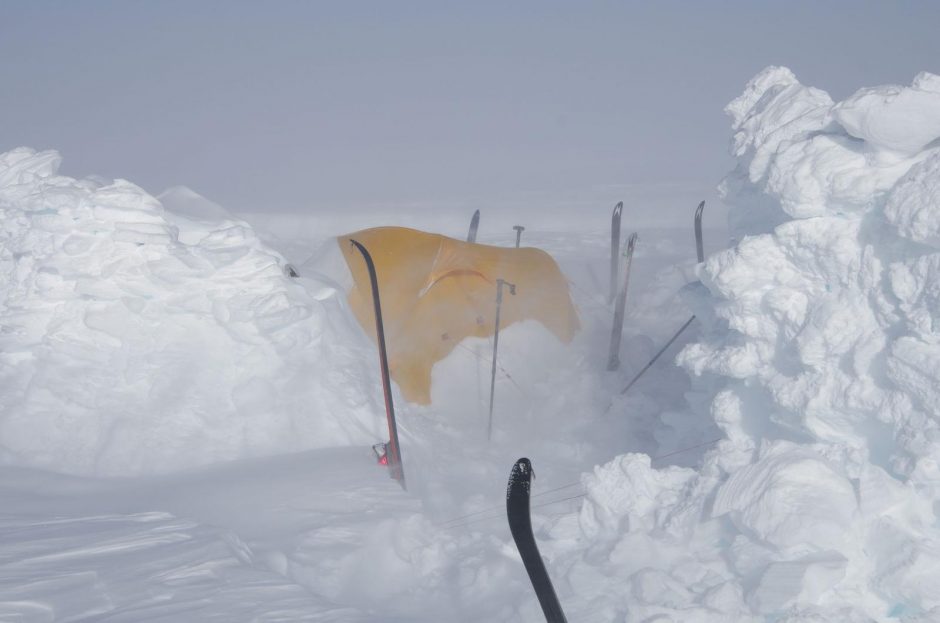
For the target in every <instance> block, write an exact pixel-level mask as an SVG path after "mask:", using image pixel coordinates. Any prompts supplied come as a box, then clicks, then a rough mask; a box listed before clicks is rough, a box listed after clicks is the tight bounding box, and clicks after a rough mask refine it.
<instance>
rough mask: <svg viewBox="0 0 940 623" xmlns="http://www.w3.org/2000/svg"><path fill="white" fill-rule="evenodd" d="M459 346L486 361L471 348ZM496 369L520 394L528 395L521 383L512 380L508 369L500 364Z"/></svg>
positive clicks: (464, 345)
mask: <svg viewBox="0 0 940 623" xmlns="http://www.w3.org/2000/svg"><path fill="white" fill-rule="evenodd" d="M457 346H459V347H460V348H462V349H464V350H465V351H467V352H468V353H470V354H471V355H473V356H474V357H476V358H477V359H479V360H480V361H486V360H485V359H483V356H482V355H480V353H478V352H476V351H474V350H473V349H472V348H470V347H469V346H467V345H466V344H463V343H458V344H457ZM496 367H497V368H499V371H500V372H502V373H503V376H505V377H506V378H507V379H509V381H510V382H511V383H512V384H513V385H515V386H516V389H518V390H519V392H520V393H522V395H526V393H525V391H523V389H522V387H520V386H519V383H516V379H514V378H512V376H510V375H509V373H508V372H506V369H505V368H503V366H501V365H499V364H498V363H497V364H496Z"/></svg>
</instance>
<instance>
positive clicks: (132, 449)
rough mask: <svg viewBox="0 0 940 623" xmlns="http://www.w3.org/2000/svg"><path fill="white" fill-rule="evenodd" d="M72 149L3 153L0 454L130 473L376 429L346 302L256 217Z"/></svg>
mask: <svg viewBox="0 0 940 623" xmlns="http://www.w3.org/2000/svg"><path fill="white" fill-rule="evenodd" d="M60 161H61V158H60V156H59V155H58V154H57V153H56V152H54V151H46V152H38V153H37V152H35V151H33V150H31V149H27V148H20V149H15V150H13V151H10V152H8V153H6V154H3V155H0V223H2V230H0V383H2V385H3V387H5V388H8V389H7V391H5V392H4V394H3V396H0V461H2V462H4V463H6V464H17V465H27V466H35V467H44V468H48V469H53V470H56V471H61V472H67V473H74V474H89V475H91V474H94V475H134V474H142V473H156V472H165V471H170V470H176V469H180V468H184V467H191V466H194V465H202V464H208V463H212V462H216V461H220V460H227V459H236V458H242V457H246V456H261V455H267V454H275V453H281V452H287V451H296V450H301V449H307V448H312V447H323V446H330V445H341V444H346V443H350V442H351V441H352V440H358V441H360V442H362V443H367V442H368V441H369V440H371V439H372V438H373V437H374V435H373V433H372V428H373V426H374V422H373V420H374V418H373V417H372V416H371V412H370V411H371V404H369V403H368V399H367V398H366V396H371V395H372V393H371V392H370V391H368V390H366V389H365V388H363V387H362V384H363V382H364V381H362V379H365V378H368V377H367V375H365V374H363V373H362V370H360V368H361V367H362V366H363V365H365V364H363V363H361V362H360V361H361V360H362V359H363V357H361V356H360V355H359V354H358V350H357V349H359V348H367V347H368V345H367V344H366V343H364V342H363V341H362V339H361V335H360V332H357V331H356V330H355V328H354V327H352V326H351V325H350V323H349V322H348V321H347V320H346V319H345V318H346V317H347V316H346V314H345V313H344V310H343V309H342V306H343V302H342V301H341V300H340V297H336V296H330V295H329V293H330V292H331V291H330V290H329V289H328V288H326V290H324V288H322V287H321V288H319V289H318V291H320V292H321V293H322V292H324V291H326V292H327V294H325V295H322V296H318V297H317V298H313V297H312V296H311V295H310V294H308V290H307V289H306V288H305V287H303V286H302V285H300V284H297V283H293V282H292V280H290V279H288V278H286V277H285V276H284V274H283V268H282V264H283V258H281V257H280V256H279V255H278V254H277V253H275V252H273V251H271V250H270V249H268V248H266V247H265V246H264V245H263V244H262V243H261V242H260V241H259V240H258V238H257V237H256V236H255V234H254V233H253V231H252V230H251V229H250V228H249V227H248V225H247V224H245V223H244V222H241V221H237V220H233V219H230V220H219V221H215V222H214V223H213V224H212V225H206V224H205V223H204V222H201V223H198V224H197V223H195V222H194V221H191V220H189V219H187V218H182V217H174V215H172V214H169V213H167V212H165V211H164V209H163V206H162V205H161V204H160V202H159V201H158V200H157V199H155V198H153V197H151V196H150V195H148V194H147V193H146V192H145V191H143V190H142V189H140V188H139V187H137V186H135V185H134V184H131V183H130V182H127V181H124V180H115V181H113V182H107V183H102V182H101V181H97V180H93V179H86V180H75V179H72V178H69V177H64V176H61V175H57V171H58V167H59V164H60ZM177 194H178V193H177ZM308 281H310V280H308ZM332 292H333V293H334V294H335V291H332ZM320 299H322V300H320ZM311 345H316V346H317V348H316V349H311V348H308V347H309V346H311Z"/></svg>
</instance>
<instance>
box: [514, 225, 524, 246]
mask: <svg viewBox="0 0 940 623" xmlns="http://www.w3.org/2000/svg"><path fill="white" fill-rule="evenodd" d="M512 228H513V229H515V230H516V248H517V249H518V248H519V242H521V241H522V232H524V231H525V227H523V226H522V225H513V226H512Z"/></svg>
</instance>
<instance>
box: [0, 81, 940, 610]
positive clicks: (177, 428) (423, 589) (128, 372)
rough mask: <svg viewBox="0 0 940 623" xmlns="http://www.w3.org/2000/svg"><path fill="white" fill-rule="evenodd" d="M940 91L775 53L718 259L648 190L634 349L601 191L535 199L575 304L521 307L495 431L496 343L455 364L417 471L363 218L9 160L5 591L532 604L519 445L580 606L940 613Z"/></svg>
mask: <svg viewBox="0 0 940 623" xmlns="http://www.w3.org/2000/svg"><path fill="white" fill-rule="evenodd" d="M938 84H940V78H938V77H937V76H934V75H932V74H927V73H922V74H920V75H918V76H917V77H916V78H915V80H914V82H913V84H912V85H911V86H910V87H900V86H893V85H892V86H883V87H876V88H868V89H862V90H860V91H859V92H858V93H856V94H855V95H853V96H851V97H849V98H847V99H846V100H844V101H842V102H834V101H833V100H832V99H831V98H830V97H829V95H828V94H826V93H825V92H824V91H821V90H819V89H815V88H810V87H806V86H803V85H802V84H800V83H799V81H798V80H797V79H796V77H795V76H794V75H793V74H792V72H790V71H789V70H787V69H785V68H779V67H770V68H767V69H765V70H764V71H762V72H761V73H760V74H758V75H757V76H756V77H755V78H754V79H752V80H751V82H750V83H749V84H748V85H747V86H746V87H745V90H744V92H743V94H742V95H741V96H740V97H738V98H737V99H735V100H734V101H733V102H731V103H730V104H729V105H728V108H727V112H728V113H729V115H730V117H731V119H732V127H733V131H734V137H733V141H732V152H733V153H734V155H735V156H736V158H737V159H738V166H737V168H736V170H735V171H734V172H732V173H731V174H729V176H728V177H727V178H726V180H725V181H724V182H723V183H722V190H723V193H724V197H725V201H726V202H728V203H729V204H730V206H731V212H730V222H729V225H730V234H731V235H732V236H733V240H734V242H733V244H731V245H730V246H729V247H728V248H727V249H725V246H726V245H725V240H724V237H723V236H721V234H720V232H714V231H712V232H707V233H706V242H707V247H706V248H707V250H708V251H713V252H712V253H710V255H709V257H708V258H707V260H706V262H705V263H704V264H702V265H699V266H695V264H694V245H693V243H692V239H691V231H690V230H691V227H690V226H689V225H690V224H685V223H683V224H681V229H680V228H678V225H677V228H676V229H673V230H662V229H658V230H657V229H652V228H649V227H643V223H642V222H640V221H638V220H637V219H635V218H631V214H630V207H629V206H628V207H627V210H626V211H625V218H624V221H625V227H624V228H625V230H626V231H629V230H631V229H634V228H635V229H637V230H638V231H639V233H640V244H639V246H638V249H637V255H636V257H635V259H634V271H635V273H634V275H633V278H632V280H631V285H630V287H631V296H630V302H629V304H628V313H627V327H626V337H625V340H624V344H623V352H622V360H623V362H624V365H623V368H622V369H621V370H620V371H618V372H616V373H608V372H606V371H605V364H606V346H607V340H608V339H609V333H610V322H611V310H610V308H609V307H608V306H607V303H606V298H607V293H606V291H605V288H606V265H607V255H606V254H607V252H608V251H607V249H608V247H607V245H608V238H607V236H608V233H607V230H606V224H607V220H606V219H607V218H608V217H609V214H608V213H603V212H602V213H600V215H599V216H598V218H597V219H596V221H594V220H591V219H588V218H584V217H583V216H580V215H579V216H578V217H572V220H571V223H570V226H569V227H566V228H564V229H563V230H562V229H556V230H549V229H543V228H540V227H539V224H538V223H527V224H526V225H527V229H526V232H525V235H524V241H525V242H527V243H529V244H532V245H535V246H539V247H541V248H544V249H546V250H548V251H549V252H550V253H552V255H553V256H554V257H555V258H556V259H557V260H558V261H559V264H560V265H561V267H562V269H563V271H564V272H565V274H566V275H567V276H568V278H569V280H570V283H571V287H572V295H573V296H574V298H575V301H576V303H577V305H578V308H579V312H580V314H581V319H582V324H583V327H584V329H583V331H582V333H581V334H580V335H579V336H578V338H577V339H576V340H575V341H574V343H573V344H572V345H570V346H568V347H565V346H562V345H560V344H558V343H557V342H556V341H554V340H553V338H552V337H551V336H550V335H549V334H547V332H546V331H545V330H544V329H542V328H541V327H540V326H538V325H537V324H535V323H531V324H530V323H522V324H519V325H516V326H513V327H510V328H509V329H508V330H507V331H506V332H505V334H504V335H501V339H500V370H499V375H498V381H497V409H496V412H495V424H494V426H495V438H494V440H493V442H492V443H487V442H486V440H485V418H486V409H485V406H486V401H487V399H488V395H487V389H488V376H487V375H488V372H489V355H490V345H489V342H488V341H486V340H467V341H466V342H465V343H464V344H463V345H462V348H458V349H456V350H455V352H454V353H453V354H452V355H451V356H450V357H449V358H448V359H446V360H444V361H442V362H440V363H439V364H438V365H437V366H436V367H435V369H434V389H433V404H432V406H431V407H416V406H413V405H407V404H404V403H402V402H401V401H400V400H399V402H398V407H399V416H400V425H401V441H402V448H403V453H404V462H405V472H406V476H407V478H408V491H407V492H402V491H401V490H399V489H398V487H397V485H395V483H394V482H392V481H390V480H389V479H388V478H387V476H386V474H385V473H384V471H383V469H382V468H380V467H377V466H375V465H372V464H371V463H370V461H371V459H370V450H369V447H368V446H369V444H371V443H373V442H375V441H378V440H381V439H383V438H384V433H383V432H382V427H383V425H384V413H383V407H382V403H381V390H380V386H379V384H378V382H377V378H376V376H377V375H376V374H375V368H376V361H375V349H374V346H372V345H371V343H370V342H369V341H368V340H367V339H366V338H365V336H364V335H363V334H362V332H361V330H359V329H358V326H357V325H356V323H355V321H354V320H353V318H352V315H351V314H350V313H349V311H348V309H347V308H346V306H345V303H344V301H343V298H344V297H343V296H342V293H341V289H342V287H341V283H340V282H339V281H337V279H335V278H331V277H330V276H328V275H321V274H318V272H317V271H318V270H320V268H321V267H322V266H324V263H323V261H322V260H323V258H327V259H328V256H329V255H330V253H329V248H330V245H331V244H335V243H333V242H332V241H331V240H330V236H331V235H334V234H338V233H342V231H343V229H341V227H342V224H343V222H342V219H339V218H338V217H337V216H336V215H333V216H331V220H330V221H329V224H327V222H326V221H324V222H323V223H320V225H321V226H320V227H317V221H316V220H315V219H298V221H297V223H298V224H297V227H296V229H298V230H299V229H300V227H301V224H302V225H303V226H304V227H306V226H312V227H311V229H310V230H309V232H308V233H306V234H305V241H304V242H303V244H296V245H293V244H292V245H290V249H289V251H288V250H285V251H284V253H285V254H286V256H287V257H285V256H283V255H281V254H279V253H278V252H276V251H273V250H272V249H271V247H270V246H269V245H268V244H266V243H265V242H262V239H261V238H259V236H263V237H264V239H265V240H269V241H274V242H276V241H277V239H278V238H277V236H272V235H270V234H267V233H259V234H256V233H255V232H254V231H253V230H252V228H251V227H249V226H248V225H247V223H245V222H244V221H239V220H238V219H236V218H234V217H232V216H231V215H228V214H227V213H226V212H225V211H224V209H222V208H220V207H219V206H215V205H214V204H211V202H208V201H207V200H205V199H203V198H201V197H199V196H198V195H197V194H195V193H193V192H192V191H190V190H189V189H185V188H175V189H171V190H170V191H167V192H166V193H164V194H162V195H160V199H159V200H157V199H155V198H153V197H151V196H149V195H148V194H147V193H145V192H144V191H143V190H141V189H140V188H137V187H136V186H133V185H132V184H130V183H128V182H124V181H120V180H117V181H114V182H103V181H102V180H95V179H88V180H74V179H71V178H66V177H62V176H59V175H57V174H56V170H57V166H58V163H59V157H58V155H57V154H55V153H53V152H42V153H36V152H33V151H31V150H28V149H19V150H14V151H13V152H9V153H7V154H4V155H2V156H0V211H2V215H0V216H2V220H0V222H2V229H0V236H2V240H3V246H2V250H0V275H2V277H0V384H2V387H3V392H2V394H0V405H2V410H0V461H2V463H3V467H2V468H0V499H2V500H3V501H4V504H3V507H2V509H0V620H3V621H7V620H10V621H74V620H109V621H145V620H165V621H203V620H226V621H232V620H245V621H254V620H257V621H295V620H296V621H299V620H311V621H334V620H335V621H340V620H342V621H359V620H362V621H442V620H447V621H450V620H452V621H530V622H534V621H539V620H542V617H541V612H540V610H539V607H538V605H537V602H536V601H535V599H534V596H533V594H532V592H531V588H530V587H529V585H528V582H527V578H526V576H525V573H524V570H523V568H522V565H521V562H520V560H519V559H518V555H517V554H516V552H515V549H514V547H513V546H512V542H511V538H510V536H509V533H508V530H507V529H506V525H505V517H504V506H503V494H504V490H505V480H506V478H507V476H508V473H509V469H510V467H511V465H512V463H513V461H514V460H515V459H516V458H518V457H519V456H528V457H529V458H530V459H532V462H533V465H534V468H535V473H536V474H537V479H536V480H535V482H534V484H533V494H534V496H535V497H534V498H533V523H534V526H535V529H536V537H537V539H538V541H539V543H540V547H541V549H542V553H543V555H544V557H545V559H546V562H547V566H548V569H549V573H550V574H551V576H552V577H553V579H554V581H555V585H556V590H557V592H558V595H559V597H560V599H561V602H562V604H563V605H564V607H565V610H566V612H567V613H568V619H569V620H571V621H624V622H634V621H636V622H640V621H643V622H653V621H657V622H658V621H663V622H665V621H692V622H696V621H701V622H710V621H715V622H717V621H755V622H756V621H775V622H778V623H781V622H787V623H797V622H811V621H812V622H816V621H848V622H856V621H857V622H862V621H905V622H907V623H912V622H915V621H918V622H919V621H937V620H940V591H937V590H936V578H937V576H938V574H940V524H938V518H937V511H935V508H940V445H938V444H940V427H938V424H940V422H938V413H937V410H936V406H935V405H937V404H940V402H938V398H940V395H938V393H937V389H936V388H937V387H938V380H940V378H938V375H940V372H938V370H940V333H938V331H940V329H938V328H937V327H938V326H940V324H938V323H937V321H936V320H935V319H936V318H937V316H938V315H940V289H938V286H937V284H938V283H940V279H938V278H940V274H938V273H940V203H938V201H937V199H938V198H940V142H938V139H940V88H938ZM161 202H163V204H161ZM612 203H613V202H612ZM165 208H166V209H165ZM693 209H694V205H690V206H689V215H690V220H691V213H692V210H693ZM363 218H364V215H362V214H358V215H351V217H350V219H349V220H348V222H350V223H352V222H356V224H357V225H360V224H361V223H360V221H361V220H362V219H363ZM464 218H466V220H467V221H468V220H469V213H468V214H466V215H460V216H459V218H458V217H457V216H455V217H454V220H453V224H452V226H450V227H449V228H448V231H447V233H450V234H452V235H460V234H461V232H462V231H463V229H464V228H465V226H466V221H464V220H463V219H464ZM486 218H487V217H486V211H485V210H484V214H483V222H482V223H481V229H480V241H481V242H485V243H488V244H504V245H510V244H513V242H514V233H513V232H512V231H511V230H507V231H503V232H501V233H493V230H491V229H488V225H487V220H486ZM707 218H708V209H707V208H706V219H707ZM375 224H381V223H379V222H377V223H375ZM412 225H414V226H420V223H412ZM348 229H350V230H351V229H355V227H349V228H348ZM317 249H319V251H318V250H317ZM308 256H314V259H313V260H311V261H309V262H306V263H304V260H306V259H307V258H308ZM287 259H289V260H290V261H291V262H292V263H293V264H294V265H295V266H300V267H301V275H302V276H301V278H300V279H289V278H287V277H285V275H284V272H283V268H284V265H285V263H286V261H287ZM333 277H335V276H333ZM697 279H700V280H701V283H698V282H697ZM693 312H694V313H695V315H696V317H697V319H698V320H697V321H696V322H694V323H693V324H692V326H691V327H690V329H689V330H688V331H687V332H686V334H685V335H684V336H683V337H682V338H681V339H680V340H679V343H678V345H677V346H676V347H674V348H673V350H670V351H669V353H668V354H667V355H666V356H665V357H663V358H662V359H661V360H660V361H659V362H658V363H657V365H655V366H654V367H653V368H652V369H651V370H650V371H649V372H648V373H647V375H646V377H644V379H643V380H642V381H640V382H639V383H638V384H637V385H636V386H634V388H633V389H631V391H630V393H628V394H626V395H624V396H621V395H620V393H619V390H620V389H621V388H622V387H623V386H624V385H625V383H626V382H627V380H629V379H630V378H631V377H632V376H633V374H634V373H635V372H636V371H638V370H639V369H640V368H641V367H642V365H643V364H644V363H645V362H646V361H647V360H648V359H649V358H650V357H651V356H652V355H653V354H654V353H655V352H656V350H657V349H658V348H659V345H660V344H663V343H665V341H666V340H667V339H668V338H669V337H670V336H671V335H672V333H673V332H674V331H675V329H677V328H678V327H679V326H681V324H682V323H683V322H684V321H685V320H686V319H687V318H688V317H689V315H690V314H691V313H693ZM679 349H681V352H679V354H678V357H677V359H676V353H677V352H678V351H679ZM674 360H675V361H678V363H679V366H676V365H674ZM114 476H122V478H113V477H114Z"/></svg>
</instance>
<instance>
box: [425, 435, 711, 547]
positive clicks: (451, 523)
mask: <svg viewBox="0 0 940 623" xmlns="http://www.w3.org/2000/svg"><path fill="white" fill-rule="evenodd" d="M722 439H724V437H718V438H717V439H712V440H711V441H704V442H702V443H698V444H695V445H694V446H689V447H687V448H682V449H680V450H675V451H673V452H668V453H666V454H661V455H659V456H654V457H650V463H652V462H653V461H660V460H662V459H667V458H669V457H671V456H676V455H677V454H682V453H683V452H688V451H690V450H695V449H697V448H703V447H708V446H711V445H714V444H716V443H718V442H719V441H721V440H722ZM578 486H581V482H580V481H578V482H572V483H569V484H566V485H562V486H560V487H555V488H554V489H549V490H548V491H542V492H541V493H536V494H535V495H533V496H531V498H532V499H534V498H537V497H541V496H544V495H548V494H550V493H555V492H557V491H562V490H564V489H570V488H571V487H578ZM585 495H587V494H586V493H579V494H578V495H572V496H569V497H564V498H560V499H557V500H552V501H550V502H545V503H543V504H536V505H534V506H532V507H531V508H542V507H545V506H552V505H553V504H560V503H561V502H567V501H569V500H576V499H578V498H583V497H584V496H585ZM497 511H498V513H497V514H495V515H492V516H489V517H479V518H478V519H472V518H473V517H478V516H479V515H487V514H490V513H495V512H497ZM505 512H506V509H505V508H504V507H503V506H502V505H500V506H491V507H489V508H484V509H483V510H479V511H476V512H474V513H468V514H466V515H461V516H460V517H454V518H453V519H448V520H446V521H442V522H439V523H437V524H436V525H437V526H440V527H443V528H447V529H450V528H462V527H464V526H469V525H470V524H474V523H478V522H481V521H489V520H491V519H499V518H501V517H502V516H503V515H504V514H505ZM466 519H470V521H464V520H466Z"/></svg>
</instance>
